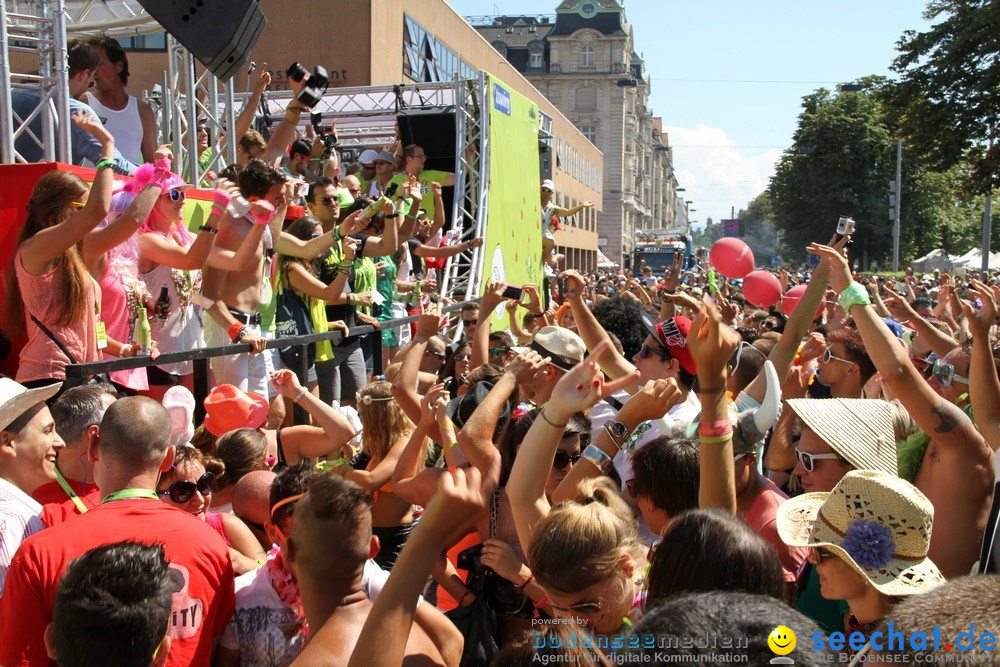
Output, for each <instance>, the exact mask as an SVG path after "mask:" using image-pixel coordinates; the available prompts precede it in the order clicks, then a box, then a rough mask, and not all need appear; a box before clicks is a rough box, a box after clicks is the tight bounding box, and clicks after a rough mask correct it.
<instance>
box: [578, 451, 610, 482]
mask: <svg viewBox="0 0 1000 667" xmlns="http://www.w3.org/2000/svg"><path fill="white" fill-rule="evenodd" d="M583 459H584V460H585V461H590V463H592V464H593V465H594V467H595V468H597V469H598V470H600V471H601V472H602V473H603V474H605V475H607V474H608V473H609V472H611V468H612V467H613V466H614V461H612V460H611V457H610V456H608V453H607V452H606V451H604V450H603V449H601V448H600V447H598V446H597V445H587V448H586V449H585V450H583Z"/></svg>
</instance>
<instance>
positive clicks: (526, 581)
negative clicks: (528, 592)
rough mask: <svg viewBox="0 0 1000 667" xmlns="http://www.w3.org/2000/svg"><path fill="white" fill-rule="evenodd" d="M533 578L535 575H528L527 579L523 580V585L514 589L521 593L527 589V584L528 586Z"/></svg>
mask: <svg viewBox="0 0 1000 667" xmlns="http://www.w3.org/2000/svg"><path fill="white" fill-rule="evenodd" d="M534 578H535V575H533V574H529V575H528V578H527V579H525V580H524V583H523V584H521V585H520V586H517V585H515V586H514V588H516V589H517V590H519V591H521V592H522V593H523V592H524V589H525V588H527V587H528V584H530V583H531V580H532V579H534Z"/></svg>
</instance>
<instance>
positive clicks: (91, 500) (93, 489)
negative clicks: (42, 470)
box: [31, 384, 118, 527]
mask: <svg viewBox="0 0 1000 667" xmlns="http://www.w3.org/2000/svg"><path fill="white" fill-rule="evenodd" d="M116 400H118V394H117V393H116V392H115V389H114V387H112V386H111V385H109V384H100V385H96V384H95V385H89V384H88V385H81V386H79V387H73V388H72V389H69V390H67V391H66V393H64V394H63V395H62V396H60V397H59V400H57V401H56V402H55V403H53V405H52V408H51V410H52V418H53V419H54V420H55V422H56V431H57V432H58V433H59V437H61V438H62V439H63V442H65V443H66V447H65V448H63V449H62V451H60V452H59V458H58V460H57V461H56V479H55V480H54V481H51V482H49V483H48V484H43V485H42V486H40V487H38V488H37V489H35V491H34V492H33V493H32V494H31V496H32V498H34V499H35V500H37V501H38V502H39V503H41V504H42V523H44V524H45V525H46V526H47V527H52V526H54V525H56V524H58V523H62V522H63V521H65V520H66V519H69V518H71V517H74V516H76V515H78V514H84V513H86V512H88V511H89V510H92V509H94V508H95V507H97V506H98V505H99V504H100V503H101V495H100V492H99V491H98V490H97V483H96V482H95V481H94V473H93V471H92V470H91V467H92V466H91V464H90V462H89V461H88V460H87V452H88V451H89V450H90V447H91V445H93V444H94V443H96V442H97V439H98V438H100V432H101V419H103V418H104V411H105V410H107V409H108V407H109V406H110V405H111V404H112V403H114V402H115V401H116Z"/></svg>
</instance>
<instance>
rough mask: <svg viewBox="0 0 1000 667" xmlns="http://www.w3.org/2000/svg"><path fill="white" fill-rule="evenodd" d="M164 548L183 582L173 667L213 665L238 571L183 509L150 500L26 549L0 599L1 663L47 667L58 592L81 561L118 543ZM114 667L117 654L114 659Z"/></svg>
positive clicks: (94, 515)
mask: <svg viewBox="0 0 1000 667" xmlns="http://www.w3.org/2000/svg"><path fill="white" fill-rule="evenodd" d="M123 540H131V541H138V542H143V543H147V544H154V543H157V542H159V543H161V544H163V546H164V549H165V550H166V555H167V560H169V561H170V567H171V570H173V572H172V574H173V575H174V576H173V578H174V580H175V581H176V582H177V585H178V589H177V590H175V592H174V594H173V598H172V604H171V617H170V626H169V628H168V634H169V636H170V637H171V639H172V642H171V645H170V654H169V656H168V657H167V665H171V666H175V667H181V665H206V666H207V665H209V664H210V663H211V659H212V647H213V643H214V641H215V639H216V638H217V637H218V636H219V635H221V634H222V631H223V630H224V629H225V627H226V624H227V623H228V622H229V619H230V617H231V616H232V614H233V609H234V608H235V604H236V598H235V594H234V592H233V577H234V574H233V566H232V563H231V562H230V560H229V552H228V550H227V549H226V546H225V544H223V542H222V538H221V537H219V534H218V533H216V532H215V531H214V530H212V529H211V528H210V527H209V525H208V524H207V523H205V522H204V521H199V520H198V519H196V518H195V517H194V516H192V515H190V514H188V513H187V512H184V511H183V510H180V509H177V508H175V507H171V506H170V505H167V504H166V503H161V502H159V501H155V500H152V499H148V498H140V499H130V500H116V501H113V502H109V503H105V504H103V505H100V506H99V507H98V508H97V509H94V510H92V511H90V512H87V513H86V514H83V515H81V516H79V517H77V518H76V519H74V520H73V521H68V522H66V523H63V524H61V525H58V526H55V527H53V528H49V529H46V530H43V531H42V532H40V533H36V534H35V535H33V536H32V537H30V538H29V539H27V540H25V541H24V542H22V543H21V547H20V548H19V549H18V550H17V553H16V554H15V555H14V559H13V560H12V561H11V564H10V569H9V570H8V571H7V581H6V583H5V584H4V590H3V597H0V637H2V638H3V639H2V641H0V664H2V665H6V667H16V666H19V665H38V666H42V665H45V666H46V667H47V666H48V665H49V658H48V654H47V653H46V651H45V643H44V641H43V634H44V632H45V627H46V626H47V625H48V624H49V623H50V622H51V621H52V616H53V605H54V602H55V594H56V588H57V587H58V585H59V580H60V579H61V578H62V574H63V572H64V571H65V569H66V566H67V565H69V563H70V561H72V560H73V559H74V558H76V557H77V556H80V555H82V554H83V553H85V552H87V551H89V550H90V549H93V548H95V547H99V546H104V545H107V544H112V543H114V542H120V541H123ZM109 660H110V661H111V662H113V661H114V660H113V652H111V653H109Z"/></svg>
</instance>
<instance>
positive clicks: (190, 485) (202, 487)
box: [157, 472, 215, 505]
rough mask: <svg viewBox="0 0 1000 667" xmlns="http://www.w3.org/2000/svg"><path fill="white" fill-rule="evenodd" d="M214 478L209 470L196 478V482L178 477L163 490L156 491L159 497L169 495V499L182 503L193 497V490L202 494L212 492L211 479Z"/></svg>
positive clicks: (205, 494)
mask: <svg viewBox="0 0 1000 667" xmlns="http://www.w3.org/2000/svg"><path fill="white" fill-rule="evenodd" d="M214 478H215V475H213V474H212V473H210V472H206V473H205V474H204V475H202V476H201V477H199V478H198V481H197V482H189V481H187V480H183V479H179V480H177V481H176V482H174V483H173V484H171V485H170V486H168V487H167V488H166V490H165V491H157V495H159V496H160V497H169V498H170V500H171V501H173V502H175V503H177V504H178V505H183V504H184V503H186V502H187V501H189V500H191V499H192V498H193V497H194V492H195V491H198V492H199V493H201V495H203V496H209V495H211V494H212V480H213V479H214Z"/></svg>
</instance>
